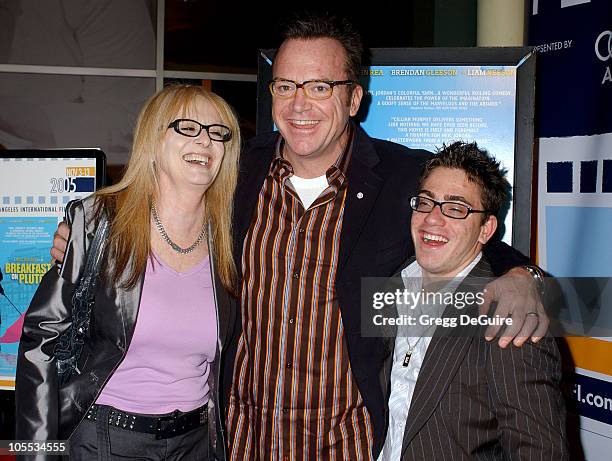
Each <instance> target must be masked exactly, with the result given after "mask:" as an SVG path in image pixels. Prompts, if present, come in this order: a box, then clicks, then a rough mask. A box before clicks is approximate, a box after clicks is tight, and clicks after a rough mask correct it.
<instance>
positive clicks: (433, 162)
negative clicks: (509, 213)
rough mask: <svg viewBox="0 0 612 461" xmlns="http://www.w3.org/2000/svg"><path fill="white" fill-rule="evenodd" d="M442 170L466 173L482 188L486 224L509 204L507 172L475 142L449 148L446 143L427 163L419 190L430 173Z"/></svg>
mask: <svg viewBox="0 0 612 461" xmlns="http://www.w3.org/2000/svg"><path fill="white" fill-rule="evenodd" d="M440 167H444V168H451V169H458V170H463V171H464V172H465V174H466V176H467V177H468V181H471V182H473V183H476V184H478V185H479V186H480V191H481V196H480V201H481V202H482V206H483V208H484V209H485V210H486V212H487V213H485V215H484V216H483V221H484V220H486V219H487V217H488V216H490V215H493V216H496V217H499V215H500V212H501V211H502V210H503V209H505V208H506V207H508V205H509V204H510V198H511V190H512V187H511V186H510V183H509V182H508V180H507V179H506V173H507V171H508V170H506V169H505V168H502V166H501V163H500V162H498V161H497V160H495V158H494V157H492V156H491V155H490V154H489V153H488V152H487V151H486V150H484V149H480V148H479V147H478V145H477V144H476V143H475V142H472V143H465V142H462V141H456V142H453V143H452V144H450V145H448V146H447V145H445V144H443V145H442V148H441V149H439V150H438V152H437V153H436V154H435V155H433V156H432V157H431V158H430V159H429V160H428V161H427V163H426V164H425V168H424V169H423V174H422V175H421V179H420V182H419V190H421V187H422V186H423V183H424V182H425V180H426V179H427V178H428V177H429V175H430V174H431V172H432V171H433V170H435V169H436V168H440Z"/></svg>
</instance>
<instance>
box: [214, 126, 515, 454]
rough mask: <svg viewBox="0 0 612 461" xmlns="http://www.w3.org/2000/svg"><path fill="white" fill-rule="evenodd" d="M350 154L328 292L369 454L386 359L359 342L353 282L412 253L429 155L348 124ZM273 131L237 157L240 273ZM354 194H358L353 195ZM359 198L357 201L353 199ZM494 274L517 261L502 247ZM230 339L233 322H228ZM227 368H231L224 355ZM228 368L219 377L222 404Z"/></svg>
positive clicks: (377, 431)
mask: <svg viewBox="0 0 612 461" xmlns="http://www.w3.org/2000/svg"><path fill="white" fill-rule="evenodd" d="M354 128H355V136H354V140H353V152H352V156H351V160H350V164H349V166H348V171H347V179H348V192H347V198H346V205H345V213H344V218H343V223H342V234H341V237H340V239H341V240H340V253H339V257H338V273H337V276H336V292H337V295H338V300H339V305H340V311H341V315H342V323H343V327H344V334H345V339H346V344H347V349H348V354H349V360H350V363H351V369H352V372H353V375H354V377H355V380H356V382H357V385H358V387H359V391H360V393H361V396H362V398H363V401H364V403H365V405H366V407H367V409H368V412H369V414H370V418H371V420H372V423H373V426H374V427H373V433H374V447H373V452H374V454H375V456H377V454H378V453H379V451H380V449H381V447H382V443H383V442H384V431H385V422H384V407H385V400H384V396H383V390H382V388H381V385H380V381H379V374H380V372H381V370H382V367H383V363H384V359H385V356H386V347H385V343H384V341H383V340H382V338H364V337H362V336H361V299H360V282H361V277H389V276H390V275H392V274H393V273H394V272H395V271H396V270H397V269H398V268H399V267H400V265H401V264H402V262H404V261H405V260H406V258H407V257H408V256H410V255H412V254H414V247H413V244H412V239H411V237H410V217H411V214H412V211H411V208H410V197H411V196H413V195H415V194H416V192H417V183H418V179H419V177H420V174H421V169H422V166H423V164H424V162H425V160H427V158H429V156H430V155H431V154H430V153H429V152H427V151H424V150H414V149H408V148H406V147H404V146H401V145H399V144H395V143H391V142H388V141H383V140H380V139H375V138H371V137H369V136H368V135H367V134H366V133H365V132H364V131H363V130H362V129H361V128H360V127H358V126H356V125H355V126H354ZM278 136H279V134H278V133H267V134H264V135H260V136H257V137H256V138H254V139H252V140H251V141H250V142H248V143H247V145H246V146H245V149H244V150H243V153H242V156H241V159H240V173H239V178H238V186H237V189H236V195H235V199H234V200H235V205H234V236H235V246H234V255H235V260H236V267H237V268H238V273H239V274H241V272H242V270H241V260H242V245H243V242H244V239H245V236H246V233H247V231H248V229H249V225H250V223H251V219H252V217H253V211H254V210H255V208H256V204H257V199H258V195H259V192H260V190H261V187H262V185H263V182H264V179H265V177H266V175H267V173H268V170H269V168H270V164H271V162H272V159H273V156H274V151H275V147H276V142H277V141H278ZM358 193H360V194H359V195H358ZM360 197H361V198H360ZM502 248H504V250H501V252H500V255H503V258H502V257H500V258H498V261H499V262H500V266H501V268H500V271H501V272H504V271H505V270H506V269H508V268H509V267H512V266H514V265H518V264H521V263H523V262H524V261H525V258H524V257H522V255H520V254H518V253H516V252H514V250H512V249H510V247H508V246H506V245H503V244H502ZM236 328H237V330H236V331H235V334H234V335H233V338H234V339H235V340H236V341H235V343H234V345H233V352H234V354H235V350H236V346H237V339H238V338H239V337H240V330H239V329H240V328H241V322H240V321H237V322H236ZM227 359H228V360H227V362H226V363H227V364H228V367H229V366H230V364H231V365H233V361H232V360H230V353H229V352H228V356H227ZM232 371H233V366H232V369H231V370H230V369H229V368H228V369H226V370H225V372H224V379H225V385H226V398H227V395H228V393H229V389H230V386H231V376H232Z"/></svg>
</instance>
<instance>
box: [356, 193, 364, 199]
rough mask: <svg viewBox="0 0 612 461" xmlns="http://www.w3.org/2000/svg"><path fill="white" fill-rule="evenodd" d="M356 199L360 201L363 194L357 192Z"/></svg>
mask: <svg viewBox="0 0 612 461" xmlns="http://www.w3.org/2000/svg"><path fill="white" fill-rule="evenodd" d="M357 198H358V199H359V200H361V199H362V198H363V192H357Z"/></svg>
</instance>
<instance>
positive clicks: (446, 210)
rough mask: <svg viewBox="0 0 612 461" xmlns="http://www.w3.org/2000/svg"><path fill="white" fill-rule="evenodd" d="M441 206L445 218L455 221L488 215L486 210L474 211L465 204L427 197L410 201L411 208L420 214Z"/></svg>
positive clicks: (418, 197) (417, 197) (415, 197)
mask: <svg viewBox="0 0 612 461" xmlns="http://www.w3.org/2000/svg"><path fill="white" fill-rule="evenodd" d="M436 206H439V207H440V211H442V214H443V215H444V216H447V217H449V218H453V219H465V218H467V217H468V216H469V215H470V214H472V213H487V211H486V210H474V209H473V208H470V207H469V206H467V205H464V204H463V203H457V202H437V201H436V200H432V199H430V198H427V197H421V196H418V195H417V196H414V197H412V198H411V199H410V208H412V209H413V210H414V211H418V212H419V213H431V212H432V211H433V209H434V208H435V207H436Z"/></svg>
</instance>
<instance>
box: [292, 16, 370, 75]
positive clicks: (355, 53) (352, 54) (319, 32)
mask: <svg viewBox="0 0 612 461" xmlns="http://www.w3.org/2000/svg"><path fill="white" fill-rule="evenodd" d="M282 36H283V40H284V41H287V40H314V39H317V38H331V39H333V40H337V41H338V42H339V43H340V45H342V48H344V51H345V52H346V63H345V71H346V75H347V78H348V79H349V80H353V81H354V82H357V83H358V82H359V76H360V73H361V58H362V55H363V43H362V42H361V36H360V35H359V32H357V30H356V29H355V27H354V26H353V25H352V24H351V23H350V22H349V21H348V20H347V19H345V18H339V17H337V16H333V15H329V14H322V15H320V14H302V15H300V16H296V17H294V18H293V19H292V20H290V21H289V22H287V23H286V24H285V27H284V31H283V33H282Z"/></svg>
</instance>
